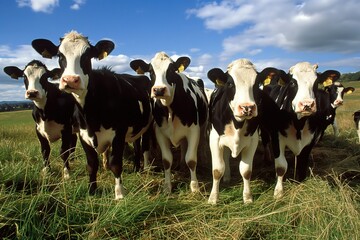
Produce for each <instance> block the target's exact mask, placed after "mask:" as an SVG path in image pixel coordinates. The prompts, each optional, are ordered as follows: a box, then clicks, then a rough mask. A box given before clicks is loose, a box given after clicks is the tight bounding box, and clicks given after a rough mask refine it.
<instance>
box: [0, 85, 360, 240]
mask: <svg viewBox="0 0 360 240" xmlns="http://www.w3.org/2000/svg"><path fill="white" fill-rule="evenodd" d="M356 93H357V92H356V91H355V93H354V94H356ZM359 94H360V91H359ZM350 96H352V99H347V97H345V101H346V103H345V105H344V106H343V107H342V109H339V110H338V124H339V127H340V136H339V137H338V138H335V137H334V136H333V135H332V130H331V129H328V130H327V132H326V135H325V137H324V139H323V141H322V142H321V143H320V144H319V145H318V146H317V147H316V148H315V149H314V152H313V158H314V169H313V173H312V174H311V176H310V177H309V178H308V179H307V180H306V181H304V182H303V183H295V182H293V181H291V180H287V181H286V182H285V195H284V197H283V198H281V199H280V200H275V199H274V198H273V189H274V183H275V178H274V169H273V167H272V166H271V167H265V168H263V169H260V167H258V165H255V168H257V170H256V171H257V173H255V174H254V179H253V181H252V183H251V184H252V191H253V195H254V203H252V204H248V205H244V204H243V202H242V183H241V180H240V177H239V175H236V174H234V175H233V176H234V177H233V181H232V182H231V183H230V184H221V192H220V202H219V204H218V205H216V206H213V205H209V204H207V198H208V195H209V191H210V187H211V184H212V183H211V180H210V177H209V176H208V175H206V174H203V173H202V172H199V179H200V187H201V192H200V193H198V194H191V193H190V190H189V188H188V184H189V179H188V178H187V177H186V174H183V173H180V172H176V171H174V174H173V178H174V185H173V188H174V191H173V193H172V194H170V195H166V194H164V193H163V191H162V184H163V173H162V172H155V171H145V172H141V173H132V172H131V169H132V163H131V162H129V161H125V162H124V163H125V165H124V167H125V172H124V176H123V178H124V185H125V187H126V190H127V195H126V197H125V199H124V200H121V201H115V200H114V199H113V198H114V192H113V191H114V179H113V176H112V174H111V172H109V171H105V170H104V169H100V171H99V173H98V181H99V183H98V188H99V189H98V190H97V192H96V194H95V195H94V196H89V195H88V189H87V187H88V177H87V172H86V167H85V162H86V160H85V155H84V153H83V150H82V149H81V147H80V144H78V147H77V149H76V151H75V159H74V160H73V161H72V162H71V163H70V167H71V173H70V174H71V178H70V180H68V181H64V180H63V179H62V176H61V170H62V160H61V158H60V157H59V155H58V152H59V143H56V144H53V145H52V153H51V166H52V170H51V173H50V174H49V175H46V176H44V175H42V174H41V169H42V166H43V165H42V158H41V154H40V147H39V144H38V141H37V139H36V136H35V133H34V124H33V122H32V120H31V112H30V111H24V112H14V113H2V114H0V139H1V140H0V164H1V165H0V239H2V238H3V239H191V240H192V239H356V238H358V236H360V216H359V210H360V196H359V192H360V187H359V186H360V185H359V182H360V181H359V175H358V174H357V173H359V171H360V167H359V162H360V161H359V159H360V157H359V156H360V153H359V150H360V149H359V145H358V144H357V139H356V132H355V129H354V127H353V125H352V124H350V122H351V121H352V120H351V114H352V113H351V111H353V110H355V108H356V106H355V104H357V102H358V101H359V100H358V99H360V98H357V97H354V96H355V95H350ZM347 104H349V105H347ZM357 106H359V105H357ZM356 110H357V109H356ZM15 119H22V120H21V123H20V122H18V121H15ZM348 119H350V120H348ZM348 121H349V122H348ZM351 123H352V122H351ZM236 171H237V170H235V171H234V172H236ZM264 172H266V174H264ZM262 175H266V176H268V175H269V176H272V177H270V179H268V178H265V177H263V176H262Z"/></svg>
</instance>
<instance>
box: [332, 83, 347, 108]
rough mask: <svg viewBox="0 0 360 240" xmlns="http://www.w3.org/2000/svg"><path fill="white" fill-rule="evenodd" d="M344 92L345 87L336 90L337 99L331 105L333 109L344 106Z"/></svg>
mask: <svg viewBox="0 0 360 240" xmlns="http://www.w3.org/2000/svg"><path fill="white" fill-rule="evenodd" d="M343 91H344V87H337V88H336V99H335V100H334V102H332V103H331V106H332V107H333V108H337V107H339V106H341V105H342V103H343V101H344V99H343V98H342V92H343Z"/></svg>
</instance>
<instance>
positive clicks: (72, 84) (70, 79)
mask: <svg viewBox="0 0 360 240" xmlns="http://www.w3.org/2000/svg"><path fill="white" fill-rule="evenodd" d="M80 80H81V79H80V77H79V76H70V75H68V76H63V77H61V79H60V89H65V90H71V89H75V90H77V89H80V83H81V81H80Z"/></svg>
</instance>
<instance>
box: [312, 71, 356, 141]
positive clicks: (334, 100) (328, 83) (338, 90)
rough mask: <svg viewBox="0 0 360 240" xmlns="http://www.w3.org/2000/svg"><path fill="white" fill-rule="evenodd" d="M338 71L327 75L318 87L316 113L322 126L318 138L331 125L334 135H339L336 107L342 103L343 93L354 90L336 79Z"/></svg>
mask: <svg viewBox="0 0 360 240" xmlns="http://www.w3.org/2000/svg"><path fill="white" fill-rule="evenodd" d="M339 76H340V75H339V73H335V74H334V76H331V78H330V77H329V78H328V79H327V80H325V81H324V83H323V85H324V88H323V89H318V93H317V97H316V104H317V106H318V115H319V117H320V118H321V119H322V121H321V122H320V123H319V124H320V126H321V127H322V129H321V134H320V136H319V137H320V138H319V140H320V139H321V138H322V136H323V135H324V132H325V130H326V128H327V127H328V126H329V125H332V128H333V131H334V135H335V136H338V135H339V129H338V126H337V123H336V118H335V117H336V109H337V108H338V107H340V106H341V105H343V103H344V94H350V93H352V92H354V91H355V88H353V87H344V86H343V85H342V84H341V83H340V82H337V81H336V80H337V79H338V78H339Z"/></svg>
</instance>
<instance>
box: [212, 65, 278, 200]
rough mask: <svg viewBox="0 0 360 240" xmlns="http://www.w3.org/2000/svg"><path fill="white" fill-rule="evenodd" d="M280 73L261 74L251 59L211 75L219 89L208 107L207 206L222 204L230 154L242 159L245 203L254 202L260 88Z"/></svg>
mask: <svg viewBox="0 0 360 240" xmlns="http://www.w3.org/2000/svg"><path fill="white" fill-rule="evenodd" d="M277 73H278V70H277V69H275V68H266V69H264V70H263V71H261V72H260V73H258V72H257V71H256V68H255V66H254V65H253V63H252V62H251V61H250V60H248V59H237V60H235V61H233V62H231V63H230V64H229V65H228V67H227V71H226V72H223V70H221V69H220V68H213V69H211V70H209V71H208V78H209V79H210V80H211V81H212V82H214V83H215V85H216V86H217V87H216V88H215V90H214V92H213V93H212V95H211V98H210V103H209V122H210V124H211V130H210V137H209V145H210V150H211V158H212V175H213V185H212V189H211V193H210V196H209V199H208V203H210V204H216V203H217V202H218V200H219V184H220V180H221V179H222V177H223V176H224V174H226V173H227V172H229V171H230V169H229V168H228V165H229V163H228V162H226V164H225V161H227V160H228V158H229V157H230V153H231V157H233V158H236V157H237V156H239V155H241V161H240V165H239V170H240V174H241V176H242V179H243V182H244V189H243V201H244V203H251V202H252V201H253V198H252V194H251V190H250V178H251V174H252V165H253V158H254V154H255V151H256V149H257V146H258V141H259V132H258V128H259V116H258V115H259V108H260V106H259V104H261V102H260V95H259V94H260V88H259V85H260V82H262V79H265V78H266V77H267V76H268V75H269V74H273V75H275V74H277ZM225 168H227V169H225ZM224 177H225V176H224Z"/></svg>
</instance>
